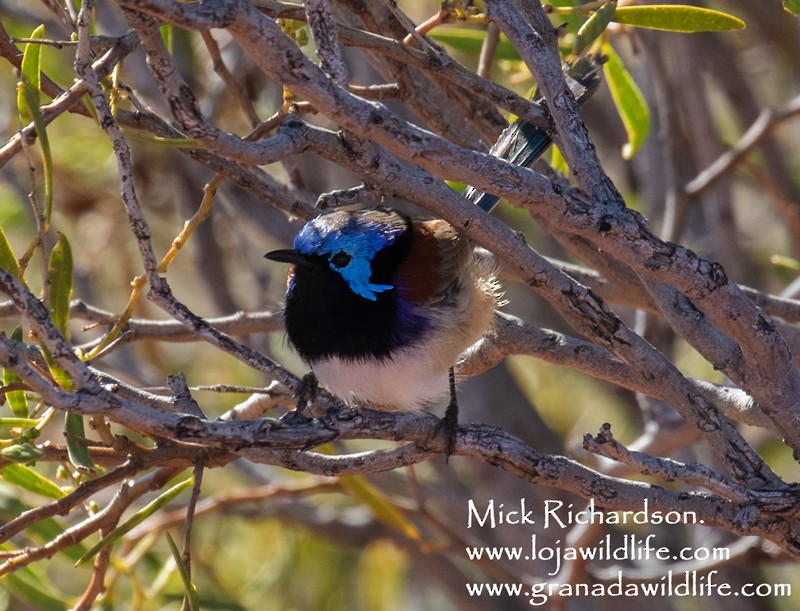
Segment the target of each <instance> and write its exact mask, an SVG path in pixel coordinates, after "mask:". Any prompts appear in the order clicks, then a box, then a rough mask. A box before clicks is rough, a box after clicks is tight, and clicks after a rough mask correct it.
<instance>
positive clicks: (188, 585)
mask: <svg viewBox="0 0 800 611" xmlns="http://www.w3.org/2000/svg"><path fill="white" fill-rule="evenodd" d="M166 535H167V543H169V550H170V551H171V552H172V557H173V558H174V559H175V564H176V565H177V567H178V574H179V575H180V576H181V581H182V582H183V591H184V594H185V595H186V600H187V602H188V603H189V609H190V610H191V611H199V610H200V601H199V600H198V598H197V587H196V586H195V585H194V584H193V583H192V580H191V578H190V577H189V571H187V570H186V565H185V564H184V563H183V556H182V555H181V552H180V550H179V549H178V546H177V545H175V541H173V540H172V536H171V535H170V534H169V532H167V533H166Z"/></svg>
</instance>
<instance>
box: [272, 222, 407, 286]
mask: <svg viewBox="0 0 800 611" xmlns="http://www.w3.org/2000/svg"><path fill="white" fill-rule="evenodd" d="M409 230H410V220H409V219H408V218H407V217H405V216H403V215H401V214H399V213H397V212H395V211H392V210H384V209H373V210H362V211H357V212H345V211H338V212H333V213H331V214H325V215H322V216H318V217H316V218H314V219H312V220H311V221H309V222H308V223H306V225H305V226H304V227H303V228H302V229H301V230H300V233H298V234H297V237H295V239H294V244H293V246H294V248H291V249H286V250H274V251H272V252H269V253H267V254H266V255H264V256H265V257H266V258H267V259H271V260H272V261H281V262H284V263H292V264H293V265H294V266H295V273H297V272H298V271H300V272H301V273H302V270H304V269H306V270H309V271H317V272H325V273H329V272H333V273H335V274H338V275H339V276H341V278H342V279H343V280H344V281H345V283H346V284H347V286H348V287H349V289H350V290H351V291H352V292H353V293H355V294H356V295H358V296H360V297H363V298H364V299H367V300H369V301H376V300H377V298H378V294H380V293H383V292H385V291H389V290H391V289H393V288H395V287H394V285H393V284H389V283H388V280H389V278H390V277H391V273H392V272H393V271H394V269H396V267H397V265H398V264H399V263H400V261H401V260H402V259H403V258H404V257H405V256H406V254H407V243H408V235H407V234H408V233H409ZM291 289H292V283H291V280H290V285H289V290H291Z"/></svg>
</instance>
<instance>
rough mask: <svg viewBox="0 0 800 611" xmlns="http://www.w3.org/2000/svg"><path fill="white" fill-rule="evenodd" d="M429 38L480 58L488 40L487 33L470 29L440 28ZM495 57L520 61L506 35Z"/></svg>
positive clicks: (501, 40)
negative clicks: (486, 39) (484, 41)
mask: <svg viewBox="0 0 800 611" xmlns="http://www.w3.org/2000/svg"><path fill="white" fill-rule="evenodd" d="M428 36H430V37H431V38H433V39H434V40H436V41H438V42H441V43H443V44H446V45H448V46H450V47H453V48H454V49H458V50H459V51H464V52H465V53H469V54H470V55H474V56H475V57H478V56H479V55H480V53H481V47H482V46H483V40H484V39H485V38H486V32H485V31H483V30H473V29H470V28H438V29H436V30H434V31H432V32H430V33H429V34H428ZM494 56H495V59H511V60H519V58H520V57H519V53H517V50H516V49H515V48H514V45H512V44H511V42H510V41H509V40H508V38H506V37H505V35H501V36H500V42H498V43H497V49H496V50H495V52H494Z"/></svg>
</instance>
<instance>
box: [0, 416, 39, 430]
mask: <svg viewBox="0 0 800 611" xmlns="http://www.w3.org/2000/svg"><path fill="white" fill-rule="evenodd" d="M37 424H39V421H38V420H36V419H34V418H0V428H4V429H13V428H28V427H32V426H36V425H37Z"/></svg>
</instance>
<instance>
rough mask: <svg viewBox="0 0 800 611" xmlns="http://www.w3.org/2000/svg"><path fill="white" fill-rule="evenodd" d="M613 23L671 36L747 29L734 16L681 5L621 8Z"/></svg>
mask: <svg viewBox="0 0 800 611" xmlns="http://www.w3.org/2000/svg"><path fill="white" fill-rule="evenodd" d="M614 21H616V22H617V23H624V24H626V25H635V26H637V27H640V28H650V29H653V30H668V31H670V32H720V31H723V30H741V29H744V28H745V27H746V24H745V22H744V21H742V20H741V19H739V18H738V17H734V16H733V15H728V14H727V13H722V12H720V11H714V10H711V9H707V8H700V7H697V6H687V5H682V4H651V5H648V6H620V7H618V8H617V11H616V13H615V14H614Z"/></svg>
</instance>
